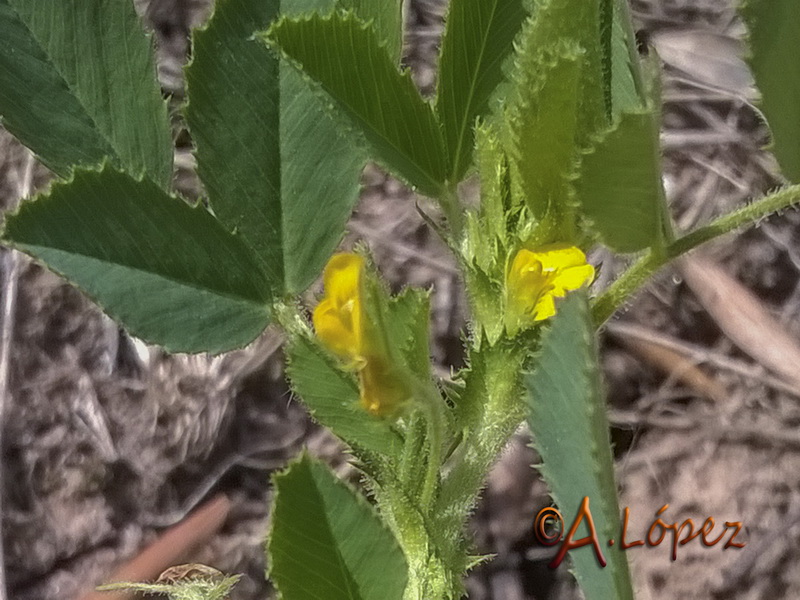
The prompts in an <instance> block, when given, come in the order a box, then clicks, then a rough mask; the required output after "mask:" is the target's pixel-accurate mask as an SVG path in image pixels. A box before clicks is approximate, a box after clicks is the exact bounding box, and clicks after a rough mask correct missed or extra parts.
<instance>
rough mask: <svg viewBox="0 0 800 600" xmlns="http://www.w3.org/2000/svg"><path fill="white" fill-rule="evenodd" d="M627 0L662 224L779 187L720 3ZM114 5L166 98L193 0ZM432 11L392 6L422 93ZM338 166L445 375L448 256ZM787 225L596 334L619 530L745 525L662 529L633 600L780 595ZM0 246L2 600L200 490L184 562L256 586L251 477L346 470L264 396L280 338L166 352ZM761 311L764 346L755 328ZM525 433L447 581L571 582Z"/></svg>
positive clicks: (388, 190)
mask: <svg viewBox="0 0 800 600" xmlns="http://www.w3.org/2000/svg"><path fill="white" fill-rule="evenodd" d="M632 6H633V9H634V16H635V19H636V24H637V27H638V28H639V30H640V37H641V38H642V40H643V41H647V42H649V43H650V44H652V46H653V47H654V48H655V49H656V50H657V52H658V55H659V58H660V59H661V61H662V63H663V66H664V70H663V81H664V101H665V105H664V115H663V132H662V145H663V149H664V157H665V161H664V168H665V181H666V184H667V191H668V195H669V201H670V205H671V208H672V212H673V215H674V217H675V222H676V226H677V227H678V228H679V229H682V230H688V229H690V228H692V227H694V226H696V225H697V224H701V223H704V222H707V221H708V220H709V219H710V218H712V217H713V216H715V215H718V214H721V213H723V212H725V211H728V210H730V209H732V208H734V207H736V206H740V205H742V204H743V203H745V202H746V201H747V200H748V199H750V198H753V197H757V196H758V195H760V194H762V193H763V192H764V191H766V190H768V189H769V188H771V187H774V186H776V185H778V184H779V183H780V181H779V178H778V177H777V176H776V175H775V165H774V162H773V160H772V158H771V157H770V156H769V155H768V154H767V153H765V152H764V151H762V150H761V148H762V147H763V146H764V145H765V143H766V142H767V141H768V135H767V132H766V130H765V128H764V127H763V126H762V125H761V124H760V121H759V118H758V111H757V109H756V108H755V107H754V106H753V100H754V97H755V96H754V91H753V89H752V82H751V80H750V76H749V73H748V71H747V68H746V67H745V65H744V63H743V62H742V60H741V39H742V36H743V35H744V27H743V26H742V24H741V22H740V21H739V19H738V18H737V16H736V12H735V9H734V6H733V3H732V2H731V1H729V0H634V1H633V4H632ZM137 7H138V8H139V9H140V11H141V12H142V14H143V15H144V16H145V19H146V20H147V22H148V23H149V24H150V26H151V27H153V28H154V30H155V32H156V37H157V41H158V44H159V60H160V71H159V72H160V76H161V80H162V84H163V86H164V88H165V90H167V91H168V92H170V93H172V94H174V95H175V98H177V99H179V98H180V94H181V92H180V90H181V86H182V82H181V69H180V65H181V64H182V62H183V61H184V59H185V54H186V52H187V42H186V39H187V34H188V31H189V30H190V28H191V27H195V26H197V25H199V24H200V23H202V22H203V20H204V19H205V18H206V16H207V14H208V11H209V6H208V3H207V0H152V2H148V1H147V0H137ZM444 13H445V6H444V5H443V3H442V2H440V1H438V0H416V1H412V2H411V4H410V7H409V11H408V26H409V34H408V39H407V52H406V57H407V58H406V60H407V63H408V64H409V65H410V66H411V67H412V69H413V73H414V76H415V79H416V81H417V83H418V84H419V85H420V87H421V88H422V89H423V90H424V91H426V92H428V93H430V92H431V91H432V90H433V86H434V83H435V55H436V48H437V44H438V40H439V36H440V33H441V24H442V20H443V15H444ZM0 144H2V146H0V202H2V206H3V207H5V208H8V207H9V206H11V205H12V204H13V203H14V202H15V201H16V199H17V198H18V197H19V195H20V193H21V190H23V189H24V187H25V183H26V179H27V178H28V177H27V175H31V178H30V179H31V180H32V184H33V188H34V189H37V188H41V187H42V186H45V185H46V183H47V181H48V175H47V173H46V172H45V171H44V170H43V169H41V168H39V167H35V166H32V165H31V164H30V162H29V160H28V159H27V157H26V154H25V152H24V151H23V150H22V149H20V148H19V147H18V146H17V145H16V144H15V142H14V141H13V140H11V139H10V137H9V136H7V135H5V134H3V135H2V137H0ZM176 165H177V166H178V172H177V175H176V185H177V187H178V188H179V189H180V190H181V191H182V192H183V193H185V194H186V195H188V196H197V195H198V194H199V193H200V190H199V189H198V187H197V182H196V180H195V178H194V177H193V174H192V160H191V155H190V153H189V149H188V142H184V143H183V145H182V146H181V147H180V148H179V149H178V153H177V155H176ZM31 168H32V172H30V173H27V174H26V170H27V171H30V169H31ZM363 182H364V191H363V196H362V199H361V202H360V204H359V206H358V209H357V211H356V214H355V215H354V217H353V219H352V221H351V223H350V225H349V233H348V236H347V238H346V240H345V242H344V245H345V246H351V245H352V244H354V243H356V242H357V241H359V240H362V241H364V242H366V243H367V244H368V245H369V247H370V249H371V251H372V252H373V254H374V256H375V258H376V262H377V264H378V266H379V268H380V269H381V271H382V273H383V274H384V275H385V276H386V277H387V279H388V280H389V281H390V282H391V283H392V285H393V286H394V287H396V288H400V287H402V286H404V285H415V286H423V287H431V288H432V289H433V292H434V296H433V298H434V302H433V315H432V331H433V349H434V358H435V360H436V362H437V366H438V367H439V368H440V370H441V373H442V374H445V375H446V374H447V373H448V372H449V369H450V367H451V366H453V365H458V364H460V362H461V361H462V360H463V354H462V351H461V342H460V339H461V335H462V332H463V331H464V326H465V322H466V313H467V309H466V306H465V302H464V299H463V293H462V288H461V283H460V281H459V277H458V274H457V271H456V270H455V267H454V262H453V260H452V258H451V257H450V256H449V255H448V252H447V250H446V249H445V248H444V247H443V246H442V244H441V243H439V241H438V239H437V238H436V236H435V234H434V233H433V232H432V231H431V230H430V229H429V228H428V226H427V225H426V224H425V223H424V222H423V221H422V220H421V219H420V217H419V215H418V213H417V211H416V209H415V206H414V198H413V197H412V195H411V194H410V193H409V192H408V191H407V190H406V189H405V188H403V186H402V185H400V184H399V183H397V182H396V181H394V180H393V179H391V178H388V177H386V176H385V175H384V174H382V173H381V172H380V171H379V170H377V169H375V168H368V169H367V171H366V172H365V174H364V180H363ZM798 236H800V214H798V213H797V212H796V211H786V212H785V213H784V214H781V215H776V216H774V217H772V218H770V219H767V220H765V221H764V222H762V223H760V224H759V226H758V227H757V228H754V229H751V230H749V231H746V232H744V233H742V234H740V235H736V236H729V237H728V238H726V239H724V240H722V241H720V242H717V243H715V244H713V245H712V246H710V247H705V248H703V249H702V250H701V251H699V252H698V253H696V254H695V255H693V257H692V258H693V259H694V260H695V261H696V262H695V263H692V264H694V265H695V267H696V266H697V264H700V265H701V266H703V268H705V271H702V273H704V274H705V275H704V276H701V277H697V275H696V272H695V271H696V269H695V270H694V271H693V268H692V264H687V265H682V266H680V267H673V268H669V269H665V270H664V271H663V272H662V273H660V274H659V275H658V277H657V278H656V279H655V280H654V281H653V282H652V283H651V284H650V285H649V286H648V288H647V289H646V290H644V291H643V292H642V293H640V294H639V296H638V297H637V298H636V299H634V300H633V301H631V302H630V303H629V305H628V306H626V307H625V309H624V311H622V312H621V314H619V315H617V316H616V317H615V318H614V319H613V320H612V321H611V323H610V324H609V325H608V326H607V328H606V329H605V331H604V332H603V337H602V358H603V365H604V370H605V375H606V382H607V386H608V392H609V393H608V397H609V409H610V416H611V420H612V423H613V425H614V429H613V437H614V441H615V450H616V454H617V458H618V465H617V467H618V470H617V477H618V481H619V484H620V486H621V490H622V491H621V494H622V495H621V500H622V505H623V506H628V507H630V509H631V524H630V528H629V530H630V531H631V532H632V533H633V534H634V535H635V534H636V533H637V532H641V533H645V532H646V530H647V527H649V524H650V523H651V522H652V521H653V519H654V518H655V514H656V511H658V510H659V509H660V508H661V507H662V506H663V505H665V504H669V509H668V511H667V512H666V513H665V514H664V520H665V521H667V522H670V523H671V522H675V521H678V522H680V521H683V520H684V519H686V518H693V519H694V520H695V522H696V523H700V522H702V521H703V520H704V519H705V518H706V517H708V516H712V517H714V518H715V519H716V520H717V522H718V523H721V522H723V521H725V520H728V521H741V522H742V523H743V524H744V531H743V533H742V534H741V539H742V540H743V541H746V542H747V546H746V547H745V548H744V549H741V550H736V549H728V550H723V549H722V548H721V545H718V546H715V547H712V548H706V547H703V546H701V545H700V544H689V545H687V546H682V547H680V548H679V551H678V558H677V560H676V561H674V562H673V561H671V560H670V558H669V548H668V544H662V545H661V546H659V547H656V548H637V549H633V550H630V551H629V554H628V555H629V559H630V562H631V566H632V569H633V573H634V577H635V580H636V585H637V588H638V591H639V596H638V597H639V598H643V599H644V598H659V599H666V598H675V599H687V598H689V599H691V598H698V599H706V598H708V599H724V598H741V599H761V598H773V599H778V598H787V599H792V598H800V567H798V565H799V564H800V561H798V556H799V555H800V479H798V475H797V474H798V473H800V433H798V431H797V427H798V424H800V410H799V409H798V399H800V383H798V379H800V374H798V375H797V377H794V376H793V375H794V373H795V370H796V369H797V365H798V364H799V363H798V360H800V359H798V356H800V350H797V349H796V348H795V345H794V344H795V340H800V321H799V320H798V318H797V317H798V313H800V285H799V284H800V246H799V245H798ZM3 258H4V262H3V265H4V267H3V275H4V278H3V282H4V283H3V288H2V293H3V294H4V295H6V294H8V293H9V290H10V289H11V288H12V287H13V285H15V284H18V293H19V295H18V300H17V303H16V308H15V310H14V312H13V314H12V316H11V317H10V318H7V319H6V325H5V327H11V328H13V346H12V348H13V352H12V354H11V360H10V374H9V379H8V394H7V395H6V397H4V398H2V401H3V402H4V405H5V410H4V411H3V420H2V432H3V436H2V452H3V454H2V468H3V486H2V494H3V495H2V532H3V545H4V564H5V568H6V572H7V577H8V598H9V599H10V600H50V599H56V598H59V599H73V598H78V597H79V596H80V594H81V593H83V592H85V591H86V590H87V589H91V588H92V587H93V586H94V585H96V584H97V583H99V582H101V581H102V580H103V579H104V577H106V576H107V575H108V574H109V573H110V572H111V571H112V570H113V569H114V568H115V567H116V566H117V565H119V564H121V563H124V562H125V561H127V560H129V559H130V558H131V557H133V556H135V555H136V554H137V553H139V552H140V551H141V549H142V548H143V547H145V546H146V545H147V544H148V543H149V542H151V541H152V540H153V539H155V538H156V537H157V536H158V534H159V532H161V531H162V530H163V529H164V528H165V527H167V526H169V525H172V524H174V523H176V522H178V521H180V520H181V519H182V518H183V517H184V516H185V515H186V514H187V513H188V512H189V511H191V510H192V509H193V508H194V507H196V506H197V505H198V504H200V503H201V502H202V501H203V500H205V499H206V498H208V497H210V496H212V495H213V494H215V493H217V492H224V493H226V494H227V495H228V496H229V497H230V498H231V500H232V510H231V514H230V515H229V518H228V519H227V521H226V523H225V525H224V527H223V529H222V530H221V531H220V533H219V534H218V535H216V536H215V537H214V538H213V540H211V542H210V543H208V544H207V545H205V546H204V547H203V548H202V549H200V550H199V551H198V553H197V554H196V555H194V556H193V557H192V558H193V560H195V561H197V562H202V563H205V564H210V565H214V566H216V567H217V568H219V569H221V570H223V571H226V572H231V573H243V574H244V575H245V577H244V578H243V580H242V582H241V583H240V585H239V586H238V587H237V588H236V590H235V593H234V595H233V598H234V600H251V599H252V600H254V599H256V598H259V599H263V598H265V597H268V594H270V591H269V585H268V584H267V583H265V582H264V577H263V572H264V559H263V550H262V541H263V538H264V533H265V530H266V527H267V522H268V514H267V507H268V505H269V500H270V493H271V492H270V487H269V475H270V473H271V472H273V471H275V470H276V469H279V468H280V467H281V466H282V465H284V464H285V463H286V461H287V460H288V459H289V458H291V457H292V456H294V455H295V454H297V452H298V451H299V450H300V448H301V447H302V446H304V445H305V446H308V447H309V448H310V449H311V451H312V452H313V453H315V454H317V455H318V456H321V457H323V458H325V459H326V460H328V461H330V462H331V464H333V465H334V466H335V467H336V468H337V469H338V470H339V472H340V473H341V474H342V475H343V476H345V477H352V478H353V479H356V478H357V474H356V473H354V472H353V470H352V468H351V467H349V466H348V464H347V462H346V460H345V458H344V456H343V454H342V448H341V447H340V446H339V444H338V443H337V442H336V441H335V440H334V439H333V438H331V436H330V435H328V434H327V433H326V432H325V431H324V430H321V429H320V428H318V427H317V426H315V425H314V424H313V423H311V422H310V421H309V419H308V418H307V416H306V414H305V412H304V411H303V408H302V406H301V405H300V404H299V402H297V401H296V400H294V399H293V398H291V397H290V396H289V394H288V390H287V387H286V384H285V382H284V381H283V372H282V357H281V353H280V342H281V340H280V336H279V334H277V333H276V332H275V331H272V330H268V331H267V332H265V334H264V335H263V336H262V337H261V338H260V339H259V340H258V341H256V342H255V343H254V344H252V345H251V346H250V347H248V348H246V349H244V350H241V351H237V352H233V353H231V354H228V355H225V356H222V357H216V358H212V357H207V356H180V355H166V354H164V353H163V352H161V351H159V350H158V349H156V348H152V347H147V346H145V345H143V344H141V343H140V342H138V341H137V340H133V339H131V338H130V337H128V336H127V335H126V334H125V333H124V332H122V331H121V330H120V329H119V328H118V327H117V326H116V325H115V324H114V323H113V322H111V321H110V320H109V319H107V318H106V317H104V316H103V315H102V314H101V313H100V312H99V311H98V310H97V309H96V308H95V307H94V306H93V305H92V304H91V303H90V302H88V301H87V300H85V299H84V298H83V297H82V295H81V294H80V293H79V292H77V291H75V290H74V289H73V288H71V287H70V286H69V285H67V284H65V283H64V282H63V281H62V280H60V279H59V278H57V277H56V276H54V275H52V274H50V273H49V272H47V271H46V270H43V269H42V268H40V267H39V266H37V265H35V264H32V263H31V262H30V261H28V260H27V259H26V258H24V257H21V256H18V255H11V254H9V253H7V252H6V251H3ZM592 258H593V260H594V261H595V263H596V264H599V263H600V262H602V264H603V271H602V275H601V277H600V279H599V281H598V282H597V284H596V285H597V287H598V289H599V288H601V287H602V286H603V285H604V284H606V283H607V282H608V280H609V278H610V277H611V276H612V275H613V273H614V272H615V271H616V270H618V269H619V268H620V267H621V266H622V265H623V264H624V263H623V262H622V261H621V260H620V259H618V258H616V257H614V256H612V255H610V254H609V253H607V252H604V251H602V250H597V251H596V252H595V253H594V255H593V257H592ZM697 261H704V262H697ZM14 263H16V265H17V266H16V267H14V266H13V265H14ZM12 267H13V268H12ZM718 271H719V273H720V274H719V275H718V276H716V277H715V278H712V277H711V276H710V275H709V274H710V273H717V272H718ZM693 273H694V274H693ZM737 282H738V283H737ZM746 290H749V292H747V291H746ZM312 293H313V291H312ZM776 322H777V324H778V326H779V330H780V332H781V334H782V335H783V336H784V338H785V339H784V338H781V339H778V340H776V339H775V337H776V336H775V334H774V331H775V327H774V324H775V323H776ZM798 344H800V342H798ZM776 347H777V353H776ZM526 442H527V433H526V432H525V431H524V430H520V432H519V433H518V435H517V436H516V437H515V439H514V441H513V443H512V445H511V447H510V448H509V450H508V451H507V452H506V453H505V454H504V456H503V457H502V459H501V460H500V462H499V463H498V465H497V466H496V468H495V469H494V471H493V472H492V474H491V476H490V479H489V484H488V487H487V490H486V492H485V494H484V498H483V500H482V502H481V505H480V507H479V509H478V511H477V512H476V514H475V517H474V519H473V524H472V526H473V529H474V531H475V535H476V540H477V544H478V547H479V549H480V551H482V552H491V553H496V558H495V559H494V560H493V561H491V562H490V563H488V564H486V565H484V566H482V567H480V568H478V569H476V570H475V571H474V572H473V573H472V575H471V576H470V579H469V582H468V585H469V590H470V598H472V599H473V600H490V599H493V600H523V599H536V600H545V599H547V600H561V599H571V598H577V597H578V593H577V592H576V589H575V586H574V584H573V583H572V580H571V576H570V575H569V573H568V572H567V571H566V569H564V568H561V569H559V570H557V571H551V570H549V569H548V568H547V567H546V564H547V562H548V561H549V557H550V556H551V554H552V552H550V551H549V550H548V551H545V550H544V549H543V548H542V547H541V545H538V544H537V543H536V541H535V539H534V537H533V535H532V529H533V522H534V517H535V515H536V513H537V511H538V510H539V509H540V508H542V507H544V506H546V505H548V502H549V499H548V496H547V490H546V488H545V487H544V485H543V484H542V483H541V481H539V480H538V478H537V477H536V475H535V472H534V471H532V470H531V469H530V464H531V463H533V462H535V461H536V457H535V456H533V454H532V452H531V451H530V450H529V449H528V448H527V447H526ZM639 537H641V536H639Z"/></svg>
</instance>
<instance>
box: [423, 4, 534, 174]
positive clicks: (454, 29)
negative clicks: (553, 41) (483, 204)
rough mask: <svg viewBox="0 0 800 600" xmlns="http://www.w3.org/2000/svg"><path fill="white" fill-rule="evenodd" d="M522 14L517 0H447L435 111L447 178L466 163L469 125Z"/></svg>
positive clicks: (480, 112) (497, 76) (484, 106)
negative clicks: (447, 165)
mask: <svg viewBox="0 0 800 600" xmlns="http://www.w3.org/2000/svg"><path fill="white" fill-rule="evenodd" d="M527 16H528V13H527V11H526V10H525V6H524V2H523V0H453V1H452V2H451V3H450V9H449V13H448V16H447V29H446V31H445V34H444V38H443V40H442V52H441V57H440V59H439V84H438V94H437V98H436V111H437V114H438V115H439V120H440V122H441V123H442V127H443V129H444V135H445V142H446V145H447V152H448V155H449V157H450V180H451V181H454V182H455V181H459V180H460V179H461V178H462V177H463V176H464V173H465V172H466V171H467V169H468V168H469V166H470V163H471V159H472V149H473V146H474V133H473V127H474V125H475V120H476V119H477V118H478V117H482V116H484V115H485V114H486V113H487V112H488V110H489V99H490V97H491V96H492V93H493V92H494V90H495V88H496V87H497V86H498V84H499V83H500V82H501V81H502V79H503V68H502V67H503V63H504V62H505V60H506V58H507V57H508V56H509V55H510V54H511V52H512V50H513V42H514V38H515V37H516V36H517V34H518V33H519V31H520V29H521V27H522V24H523V22H524V21H525V18H526V17H527Z"/></svg>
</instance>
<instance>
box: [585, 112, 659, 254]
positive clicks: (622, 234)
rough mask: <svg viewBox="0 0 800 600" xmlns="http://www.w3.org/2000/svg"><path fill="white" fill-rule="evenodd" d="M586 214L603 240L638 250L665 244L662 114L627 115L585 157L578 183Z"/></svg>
mask: <svg viewBox="0 0 800 600" xmlns="http://www.w3.org/2000/svg"><path fill="white" fill-rule="evenodd" d="M575 186H576V188H577V190H578V198H579V199H580V202H581V206H582V209H583V212H584V213H585V214H586V215H587V216H588V217H589V219H590V220H591V221H592V223H593V225H594V228H595V229H596V230H597V232H598V233H599V234H600V237H601V238H602V240H603V242H604V243H605V244H606V245H607V246H609V247H610V248H613V249H614V250H617V251H619V252H636V251H637V250H643V249H645V248H650V247H657V246H659V245H661V244H663V242H664V229H665V227H666V226H667V224H666V223H665V222H664V219H665V214H666V198H665V195H664V188H663V185H662V182H661V160H660V149H659V138H658V125H657V113H656V112H655V110H652V109H651V110H646V109H643V110H640V111H638V112H629V113H624V114H622V115H621V116H620V118H619V120H618V122H617V123H616V124H615V125H614V126H612V127H611V129H609V130H608V131H606V132H605V133H604V134H602V135H600V136H598V137H597V139H596V141H595V143H594V145H593V146H592V148H591V149H590V150H589V151H587V152H586V153H585V154H584V155H583V159H582V163H581V168H580V177H579V178H578V180H577V181H576V183H575Z"/></svg>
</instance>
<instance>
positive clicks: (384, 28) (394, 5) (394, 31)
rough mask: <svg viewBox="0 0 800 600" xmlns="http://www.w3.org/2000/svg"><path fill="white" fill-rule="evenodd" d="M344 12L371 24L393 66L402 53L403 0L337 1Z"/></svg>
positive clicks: (397, 62)
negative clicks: (352, 13) (350, 12)
mask: <svg viewBox="0 0 800 600" xmlns="http://www.w3.org/2000/svg"><path fill="white" fill-rule="evenodd" d="M337 4H338V5H339V6H341V7H342V8H343V9H345V10H352V11H353V12H354V13H355V14H356V15H357V16H358V17H359V18H360V19H361V20H362V21H364V22H365V23H371V24H372V27H373V28H374V29H375V34H376V35H377V36H378V39H379V40H381V41H382V42H383V43H384V44H385V45H386V50H387V51H388V52H389V56H390V57H391V59H392V61H393V62H394V64H395V65H397V64H399V63H400V58H401V55H402V52H403V0H337Z"/></svg>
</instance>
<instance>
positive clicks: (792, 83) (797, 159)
mask: <svg viewBox="0 0 800 600" xmlns="http://www.w3.org/2000/svg"><path fill="white" fill-rule="evenodd" d="M742 13H743V15H744V17H745V20H746V21H747V25H748V27H749V29H750V38H749V42H750V51H751V55H750V66H751V67H752V69H753V75H755V78H756V85H757V86H758V89H759V90H760V91H761V107H762V109H763V111H764V114H765V115H766V117H767V121H768V122H769V126H770V130H771V131H772V138H773V145H772V150H773V152H774V153H775V156H776V157H777V158H778V162H779V163H780V165H781V168H782V169H783V172H784V174H785V175H786V177H787V178H788V179H789V180H791V181H794V182H800V63H798V61H797V56H796V54H797V40H798V39H800V2H797V0H769V1H767V0H745V1H744V3H743V8H742Z"/></svg>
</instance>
